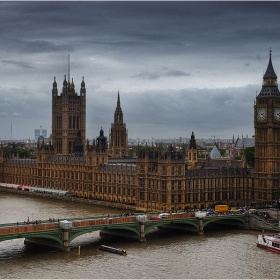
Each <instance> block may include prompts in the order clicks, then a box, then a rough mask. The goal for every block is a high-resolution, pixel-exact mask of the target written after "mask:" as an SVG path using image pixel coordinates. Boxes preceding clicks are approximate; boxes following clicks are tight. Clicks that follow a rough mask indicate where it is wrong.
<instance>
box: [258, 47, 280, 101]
mask: <svg viewBox="0 0 280 280" xmlns="http://www.w3.org/2000/svg"><path fill="white" fill-rule="evenodd" d="M271 97H277V98H279V97H280V92H279V90H278V83H277V76H276V74H275V71H274V69H273V66H272V60H271V49H270V51H269V62H268V66H267V69H266V72H265V74H264V76H263V84H262V90H261V91H260V93H259V95H258V96H257V99H259V98H271Z"/></svg>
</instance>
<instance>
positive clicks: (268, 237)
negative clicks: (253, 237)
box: [257, 233, 280, 253]
mask: <svg viewBox="0 0 280 280" xmlns="http://www.w3.org/2000/svg"><path fill="white" fill-rule="evenodd" d="M257 246H258V247H260V248H264V249H267V250H269V251H273V252H276V253H280V235H279V234H278V233H267V234H261V233H260V234H259V235H258V241H257Z"/></svg>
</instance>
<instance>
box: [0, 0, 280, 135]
mask: <svg viewBox="0 0 280 280" xmlns="http://www.w3.org/2000/svg"><path fill="white" fill-rule="evenodd" d="M279 10H280V2H276V1H275V2H273V1H272V2H251V1H248V2H241V1H237V2H222V1H217V2H212V1H209V2H207V1H206V2H200V1H199V2H195V1H190V2H188V1H170V2H168V1H162V2H158V1H155V2H148V1H143V2H142V1H139V2H132V1H131V2H130V1H122V2H119V1H111V2H107V1H100V2H95V1H93V2H91V1H85V2H80V1H70V2H68V1H61V2H60V1H59V2H56V1H53V2H50V1H42V2H39V1H38V2H37V1H32V2H0V37H1V48H0V60H1V62H2V63H1V67H0V78H1V84H0V87H1V88H0V89H1V91H0V97H1V104H0V108H1V115H0V116H1V123H0V131H1V133H2V134H1V133H0V139H1V138H4V136H3V134H4V133H5V131H7V129H8V131H9V128H7V127H9V125H10V123H11V122H13V123H14V125H13V127H15V126H16V124H17V126H18V137H21V135H25V134H26V133H27V131H28V134H29V135H32V134H33V131H34V128H38V127H39V126H40V125H43V127H46V128H48V130H50V127H51V88H52V82H53V77H54V76H56V77H58V79H57V81H58V87H59V88H61V87H62V81H63V78H64V75H65V74H67V55H68V53H70V54H71V77H72V75H73V77H74V81H75V84H76V90H77V92H79V85H80V82H81V77H82V76H85V81H86V88H87V127H88V130H87V131H88V134H89V137H93V136H96V135H97V134H98V133H99V130H100V127H101V126H103V127H104V128H105V129H104V131H105V132H106V131H108V130H109V127H110V123H111V122H112V121H113V113H114V110H115V106H116V94H117V90H118V89H120V92H121V100H122V106H123V107H122V108H123V112H124V117H125V119H126V123H127V127H128V132H129V137H136V136H139V137H141V135H139V131H141V134H143V135H142V137H151V136H155V137H171V136H172V135H176V136H179V135H181V136H189V135H186V133H187V134H189V133H188V132H187V130H188V129H189V128H190V127H192V128H193V129H194V130H195V131H198V133H196V136H197V137H200V136H202V135H203V134H205V135H211V134H212V133H216V132H213V131H221V130H222V131H224V133H225V134H227V135H228V136H230V137H231V136H232V134H234V133H235V134H237V133H240V134H242V133H244V134H246V131H251V132H250V133H249V134H253V132H252V131H253V115H252V114H253V111H252V110H253V107H252V106H253V102H254V101H253V99H254V98H255V92H256V90H257V91H259V90H260V88H261V83H262V74H263V71H265V69H266V66H267V63H268V54H269V53H268V51H269V48H270V47H272V51H273V53H272V54H273V63H274V68H275V70H276V72H277V69H279V65H280V63H279V61H280V52H279V45H280V22H279ZM255 85H256V86H255ZM8 96H11V97H10V98H8ZM15 122H16V124H15ZM3 124H5V127H3ZM157 134H158V135H157ZM218 134H222V133H218ZM29 135H28V136H29Z"/></svg>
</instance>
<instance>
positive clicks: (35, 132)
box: [34, 126, 48, 143]
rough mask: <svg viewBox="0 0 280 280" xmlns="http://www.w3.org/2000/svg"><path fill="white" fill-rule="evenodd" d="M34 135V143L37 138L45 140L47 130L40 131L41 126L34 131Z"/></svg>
mask: <svg viewBox="0 0 280 280" xmlns="http://www.w3.org/2000/svg"><path fill="white" fill-rule="evenodd" d="M34 135H35V138H34V141H35V143H36V142H37V141H38V138H39V136H43V137H44V138H47V137H48V131H47V129H42V126H40V129H35V130H34Z"/></svg>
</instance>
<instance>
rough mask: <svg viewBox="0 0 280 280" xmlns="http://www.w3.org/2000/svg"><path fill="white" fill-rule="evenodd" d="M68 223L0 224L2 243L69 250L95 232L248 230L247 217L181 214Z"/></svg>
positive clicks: (141, 236)
mask: <svg viewBox="0 0 280 280" xmlns="http://www.w3.org/2000/svg"><path fill="white" fill-rule="evenodd" d="M65 220H67V221H68V223H63V222H58V221H57V222H49V221H42V222H41V223H39V224H23V223H21V224H18V223H10V224H2V225H0V242H1V241H5V240H11V239H18V238H25V240H24V243H25V244H28V243H35V244H41V245H45V246H50V247H54V248H56V249H59V250H62V251H70V243H71V241H72V240H74V239H75V238H77V237H78V236H80V235H83V234H86V233H90V232H93V231H100V234H112V235H119V236H124V237H130V238H134V239H136V240H139V241H140V242H145V241H146V234H147V233H148V232H149V231H151V230H152V229H154V228H171V229H174V230H185V231H192V232H196V233H199V234H203V233H204V229H205V228H207V226H209V225H210V224H212V225H215V226H219V225H223V224H224V225H225V224H227V225H232V226H237V227H241V228H245V227H246V224H247V219H246V216H245V215H242V214H234V215H219V216H218V215H216V216H209V217H202V218H201V217H195V216H194V213H181V214H180V213H178V214H171V215H169V216H164V217H163V218H162V219H159V220H153V218H152V215H149V214H148V215H140V214H139V215H134V216H113V217H106V218H104V217H103V216H96V217H87V218H80V219H77V218H74V219H71V218H70V219H65Z"/></svg>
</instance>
